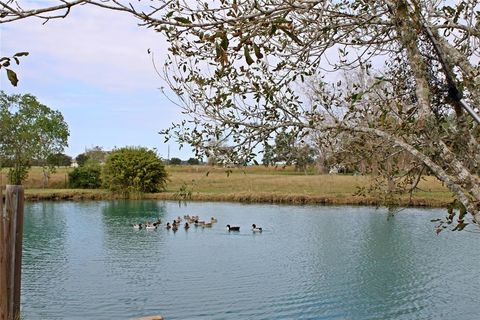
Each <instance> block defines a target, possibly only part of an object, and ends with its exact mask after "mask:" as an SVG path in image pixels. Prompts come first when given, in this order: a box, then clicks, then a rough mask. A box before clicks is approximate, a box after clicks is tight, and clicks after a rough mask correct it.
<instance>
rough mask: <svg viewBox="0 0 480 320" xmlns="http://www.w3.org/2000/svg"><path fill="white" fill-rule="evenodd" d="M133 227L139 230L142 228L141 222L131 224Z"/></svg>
mask: <svg viewBox="0 0 480 320" xmlns="http://www.w3.org/2000/svg"><path fill="white" fill-rule="evenodd" d="M133 228H134V229H139V230H140V229H142V224H141V223H139V224H134V225H133Z"/></svg>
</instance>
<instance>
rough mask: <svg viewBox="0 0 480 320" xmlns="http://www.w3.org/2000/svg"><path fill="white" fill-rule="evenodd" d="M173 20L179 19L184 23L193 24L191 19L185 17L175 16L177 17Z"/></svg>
mask: <svg viewBox="0 0 480 320" xmlns="http://www.w3.org/2000/svg"><path fill="white" fill-rule="evenodd" d="M173 20H175V21H178V22H180V23H183V24H191V23H192V22H191V21H190V20H188V19H187V18H183V17H175V18H173Z"/></svg>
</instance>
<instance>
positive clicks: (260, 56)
mask: <svg viewBox="0 0 480 320" xmlns="http://www.w3.org/2000/svg"><path fill="white" fill-rule="evenodd" d="M253 50H254V51H255V56H256V57H257V59H262V58H263V54H262V53H261V52H260V47H259V46H257V45H256V44H255V43H254V44H253Z"/></svg>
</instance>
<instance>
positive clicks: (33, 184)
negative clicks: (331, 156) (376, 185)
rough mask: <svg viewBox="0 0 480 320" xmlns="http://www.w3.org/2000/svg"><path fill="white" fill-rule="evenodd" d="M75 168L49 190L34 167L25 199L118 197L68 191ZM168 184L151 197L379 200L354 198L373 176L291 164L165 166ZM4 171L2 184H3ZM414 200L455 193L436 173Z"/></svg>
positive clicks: (436, 202) (441, 200)
mask: <svg viewBox="0 0 480 320" xmlns="http://www.w3.org/2000/svg"><path fill="white" fill-rule="evenodd" d="M70 170H72V169H71V168H66V167H62V168H58V169H57V171H56V173H54V174H52V175H51V177H50V181H49V185H48V188H46V189H42V185H43V182H42V181H43V179H42V170H41V168H32V169H31V170H30V174H29V178H28V179H27V181H26V182H25V184H24V185H25V188H26V196H27V199H31V200H35V199H74V200H81V199H112V198H117V197H120V195H115V194H112V193H110V192H108V191H106V190H86V189H67V188H66V186H67V185H68V172H69V171H70ZM167 172H168V174H169V182H168V184H167V190H166V191H165V192H162V193H156V194H146V195H143V197H144V198H149V199H175V196H176V194H177V193H178V191H179V190H180V189H181V188H182V187H183V188H184V190H186V191H188V192H191V198H192V200H213V201H244V202H276V203H329V204H371V205H375V204H378V199H375V198H373V197H362V196H354V194H355V193H356V192H357V191H358V188H359V187H365V186H368V185H370V183H371V178H370V177H369V176H351V175H325V174H324V175H314V174H308V175H305V174H304V173H303V172H297V171H295V170H294V168H292V167H264V166H252V167H242V168H222V167H210V166H167ZM5 181H6V173H5V171H3V172H2V174H0V184H5ZM419 187H420V189H421V190H422V191H417V192H416V193H415V195H414V198H413V199H412V200H411V201H410V199H409V198H408V197H406V196H405V197H403V198H402V204H404V205H408V204H410V205H415V206H432V207H442V206H446V205H447V204H448V203H450V202H451V201H452V199H453V198H452V194H451V193H450V192H449V191H448V190H447V188H445V187H444V186H442V184H441V182H439V181H438V180H437V179H436V178H435V177H431V176H426V177H424V179H423V180H422V181H421V183H420V185H419Z"/></svg>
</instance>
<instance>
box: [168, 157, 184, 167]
mask: <svg viewBox="0 0 480 320" xmlns="http://www.w3.org/2000/svg"><path fill="white" fill-rule="evenodd" d="M168 163H169V164H173V165H181V164H182V159H180V158H172V159H170V161H169V162H168Z"/></svg>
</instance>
